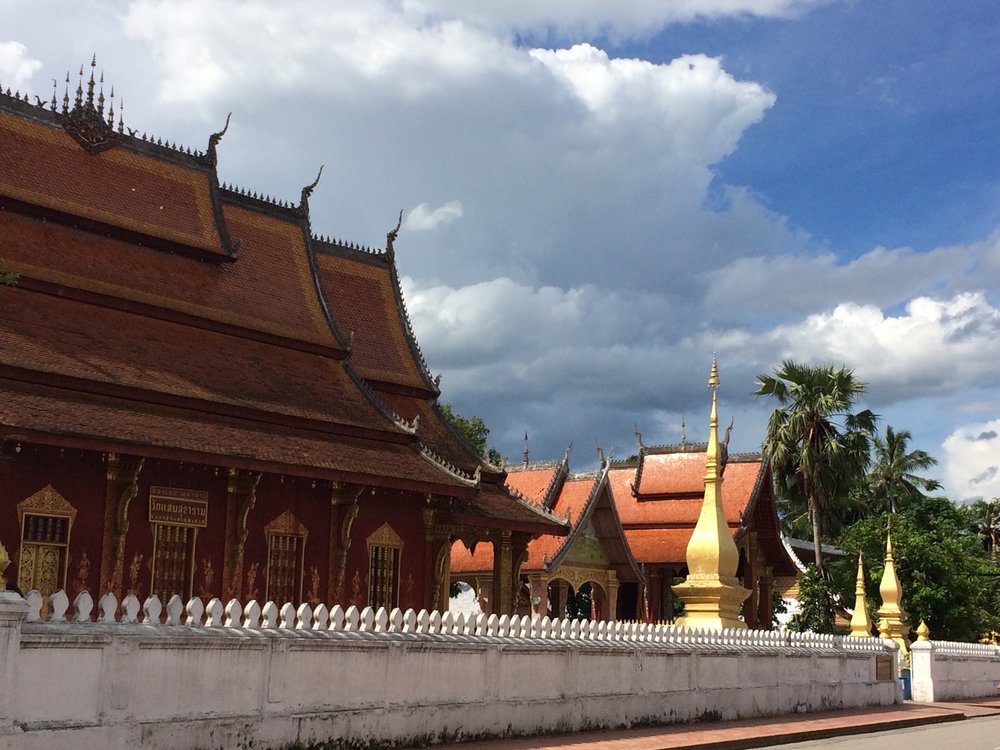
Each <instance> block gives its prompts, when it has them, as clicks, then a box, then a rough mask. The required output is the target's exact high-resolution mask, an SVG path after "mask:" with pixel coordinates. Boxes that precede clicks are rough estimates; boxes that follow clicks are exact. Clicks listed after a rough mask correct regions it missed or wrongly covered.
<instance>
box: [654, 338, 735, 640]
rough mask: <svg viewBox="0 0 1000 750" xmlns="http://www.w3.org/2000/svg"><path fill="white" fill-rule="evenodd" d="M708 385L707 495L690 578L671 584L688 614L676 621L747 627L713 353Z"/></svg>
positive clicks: (691, 549)
mask: <svg viewBox="0 0 1000 750" xmlns="http://www.w3.org/2000/svg"><path fill="white" fill-rule="evenodd" d="M708 386H709V388H711V389H712V414H711V418H710V419H709V432H708V451H707V453H706V462H705V496H704V498H703V499H702V503H701V514H700V515H699V516H698V523H697V524H696V525H695V527H694V533H692V534H691V541H689V542H688V546H687V566H688V577H687V580H685V581H684V583H681V584H678V585H677V586H674V587H673V590H674V593H676V594H677V596H679V597H680V598H681V599H682V600H683V602H684V616H683V617H681V618H680V619H679V620H678V621H677V624H678V625H683V626H685V627H689V628H712V629H716V630H721V629H722V628H746V623H745V622H743V621H742V620H741V619H740V618H739V614H740V604H742V603H743V601H744V600H745V599H746V598H747V597H748V596H750V591H749V590H748V589H745V588H743V587H742V586H740V584H739V581H738V580H737V579H736V569H737V567H738V566H739V551H738V550H737V549H736V543H735V542H734V541H733V536H732V534H731V533H730V532H729V524H728V523H727V522H726V515H725V512H724V511H723V507H722V474H721V472H720V453H721V451H720V450H719V411H718V399H717V389H718V387H719V369H718V366H717V365H716V361H715V358H714V357H713V358H712V371H711V374H710V375H709V378H708Z"/></svg>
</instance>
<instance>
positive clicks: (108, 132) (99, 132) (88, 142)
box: [52, 55, 124, 154]
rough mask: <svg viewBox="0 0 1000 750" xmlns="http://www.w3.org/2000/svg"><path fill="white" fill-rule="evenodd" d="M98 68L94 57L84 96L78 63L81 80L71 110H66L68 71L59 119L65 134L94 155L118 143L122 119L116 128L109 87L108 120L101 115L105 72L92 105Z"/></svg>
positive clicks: (53, 97) (113, 106)
mask: <svg viewBox="0 0 1000 750" xmlns="http://www.w3.org/2000/svg"><path fill="white" fill-rule="evenodd" d="M96 67H97V56H96V55H95V56H94V57H93V58H92V59H91V61H90V80H89V81H88V82H87V98H86V99H84V98H83V66H82V65H81V66H80V83H79V84H78V85H77V87H76V100H75V101H74V103H73V109H72V110H71V109H69V73H67V74H66V93H65V95H64V96H63V107H62V115H61V116H60V117H59V122H60V124H61V125H62V127H63V130H65V131H66V132H67V133H69V134H70V135H71V136H72V137H73V139H74V140H75V141H76V142H77V143H79V144H80V146H81V147H82V148H83V150H84V151H86V152H87V153H88V154H97V153H100V152H101V151H105V150H107V149H109V148H111V147H112V146H114V145H116V144H117V143H118V140H119V139H120V138H121V132H122V130H123V129H124V122H119V124H118V130H115V105H114V96H115V92H114V89H112V90H111V105H110V107H109V109H108V114H107V119H105V114H104V101H105V99H104V74H103V73H101V77H100V89H99V92H98V95H97V100H96V101H97V103H96V106H95V103H94V102H95V100H94V87H95V86H96V85H97V83H98V82H97V81H95V80H94V69H95V68H96ZM52 105H53V106H52V109H53V110H54V109H55V92H53V93H52Z"/></svg>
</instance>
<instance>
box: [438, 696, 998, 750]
mask: <svg viewBox="0 0 1000 750" xmlns="http://www.w3.org/2000/svg"><path fill="white" fill-rule="evenodd" d="M991 715H1000V701H997V700H983V701H972V702H969V703H904V704H901V705H898V706H887V707H884V708H871V709H853V710H847V711H830V712H826V713H814V714H799V715H792V716H772V717H768V718H762V719H749V720H745V721H720V722H711V723H704V724H680V725H674V726H667V727H651V728H645V729H622V730H614V731H597V732H578V733H576V734H561V735H550V736H543V737H529V738H518V739H509V740H489V741H484V742H462V743H457V744H451V745H442V746H439V747H440V748H441V750H557V748H572V749H573V750H742V749H743V748H765V747H772V746H775V745H783V744H789V743H793V742H803V741H806V740H816V739H824V738H828V737H841V736H845V735H852V734H864V733H870V732H880V731H886V730H892V729H903V728H907V727H915V726H922V725H925V724H938V723H941V722H946V721H961V720H962V719H965V718H969V717H975V716H991ZM997 740H998V741H997V744H998V745H1000V737H998V738H997Z"/></svg>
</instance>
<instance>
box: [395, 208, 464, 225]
mask: <svg viewBox="0 0 1000 750" xmlns="http://www.w3.org/2000/svg"><path fill="white" fill-rule="evenodd" d="M461 217H462V203H461V202H460V201H448V202H447V203H445V204H444V205H443V206H438V207H437V208H431V206H430V204H429V203H421V204H419V205H418V206H417V207H416V208H414V209H413V210H412V211H410V213H409V214H407V216H406V222H405V223H404V224H403V227H404V228H405V229H406V230H408V231H411V232H429V231H431V230H432V229H434V228H436V227H437V226H439V225H445V224H451V223H452V222H453V221H455V220H456V219H460V218H461Z"/></svg>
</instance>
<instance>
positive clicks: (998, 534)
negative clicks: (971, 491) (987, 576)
mask: <svg viewBox="0 0 1000 750" xmlns="http://www.w3.org/2000/svg"><path fill="white" fill-rule="evenodd" d="M968 513H969V514H970V516H971V524H970V525H971V526H972V528H973V529H975V530H976V531H977V532H978V533H979V534H981V535H982V536H983V538H984V541H985V544H986V548H987V549H988V550H989V553H990V560H991V561H992V562H993V563H994V564H996V562H997V553H998V552H1000V549H998V543H1000V497H995V498H993V499H992V500H977V501H976V502H974V503H973V504H972V505H970V506H968Z"/></svg>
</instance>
